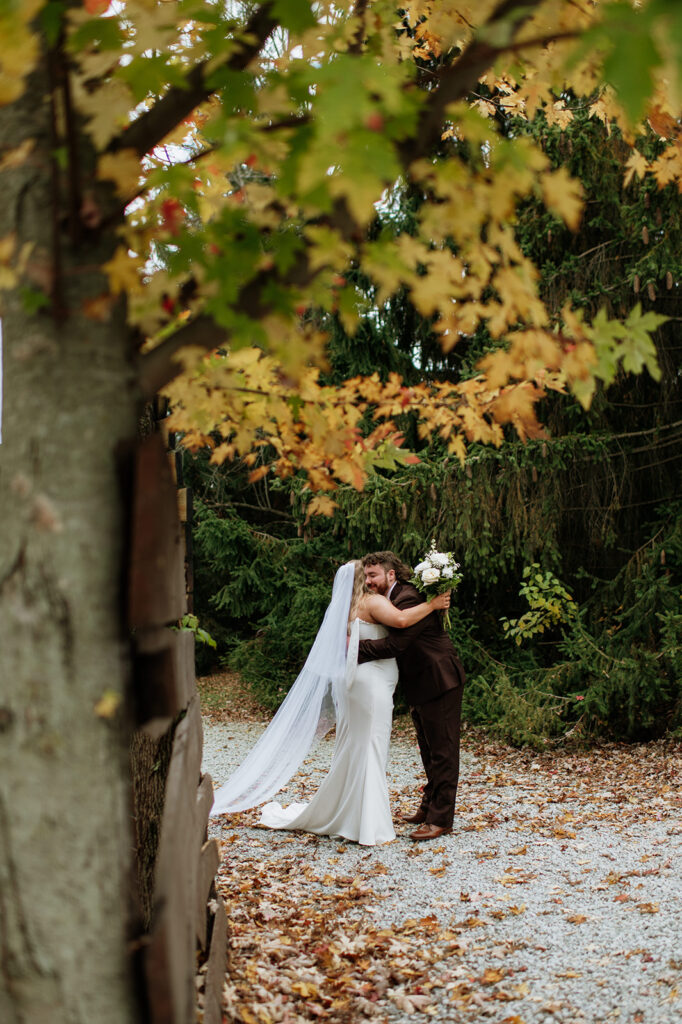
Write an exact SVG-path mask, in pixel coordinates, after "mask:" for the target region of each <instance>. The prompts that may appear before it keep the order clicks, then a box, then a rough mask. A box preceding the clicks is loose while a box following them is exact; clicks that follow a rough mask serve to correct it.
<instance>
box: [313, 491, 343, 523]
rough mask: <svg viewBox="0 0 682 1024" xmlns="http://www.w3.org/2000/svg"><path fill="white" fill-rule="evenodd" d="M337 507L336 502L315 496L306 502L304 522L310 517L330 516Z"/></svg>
mask: <svg viewBox="0 0 682 1024" xmlns="http://www.w3.org/2000/svg"><path fill="white" fill-rule="evenodd" d="M338 507H339V506H338V502H336V501H334V500H333V499H332V498H328V497H326V496H325V495H322V494H317V495H315V497H314V498H312V499H311V500H310V501H309V502H308V507H307V513H308V514H307V516H306V521H307V520H308V519H309V518H310V516H331V515H332V514H333V513H334V510H335V509H337V508H338Z"/></svg>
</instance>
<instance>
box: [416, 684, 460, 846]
mask: <svg viewBox="0 0 682 1024" xmlns="http://www.w3.org/2000/svg"><path fill="white" fill-rule="evenodd" d="M463 689H464V688H463V687H462V686H458V687H457V688H456V689H454V690H448V691H447V692H446V693H444V694H442V696H440V697H437V698H436V699H435V700H430V701H428V703H426V704H418V705H415V706H413V707H411V708H410V712H411V714H412V721H413V722H414V727H415V730H416V733H417V742H418V743H419V753H420V754H421V759H422V763H423V765H424V771H425V772H426V786H425V787H424V792H423V794H422V800H421V808H420V809H421V810H423V811H424V812H425V813H426V822H427V824H429V825H439V826H440V827H441V828H452V821H453V818H454V814H455V800H456V797H457V783H458V781H459V733H460V723H461V716H462V691H463Z"/></svg>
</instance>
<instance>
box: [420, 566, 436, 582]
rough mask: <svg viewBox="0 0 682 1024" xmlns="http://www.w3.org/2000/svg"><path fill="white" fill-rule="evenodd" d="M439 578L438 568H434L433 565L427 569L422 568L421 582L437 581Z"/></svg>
mask: <svg viewBox="0 0 682 1024" xmlns="http://www.w3.org/2000/svg"><path fill="white" fill-rule="evenodd" d="M439 579H440V569H436V567H435V565H434V566H431V567H430V568H428V569H424V571H423V573H422V583H426V584H427V586H428V584H429V583H437V582H438V580H439Z"/></svg>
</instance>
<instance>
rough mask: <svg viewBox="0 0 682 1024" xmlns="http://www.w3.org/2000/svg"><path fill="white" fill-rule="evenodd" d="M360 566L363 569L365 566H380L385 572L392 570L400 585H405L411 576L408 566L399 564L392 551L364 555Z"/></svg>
mask: <svg viewBox="0 0 682 1024" xmlns="http://www.w3.org/2000/svg"><path fill="white" fill-rule="evenodd" d="M362 565H363V568H364V567H365V566H367V565H381V566H382V567H383V569H384V571H385V572H388V571H389V569H393V572H394V573H395V578H396V579H397V580H400V582H401V583H407V582H408V580H409V579H410V577H411V576H412V570H411V569H410V567H409V565H405V563H404V562H401V561H400V559H399V558H398V556H397V555H394V554H393V552H392V551H372V553H371V554H369V555H365V557H364V558H363V560H362Z"/></svg>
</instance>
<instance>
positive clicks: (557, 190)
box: [541, 167, 583, 231]
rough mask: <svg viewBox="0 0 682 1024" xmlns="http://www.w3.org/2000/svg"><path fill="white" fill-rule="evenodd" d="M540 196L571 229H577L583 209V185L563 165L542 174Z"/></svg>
mask: <svg viewBox="0 0 682 1024" xmlns="http://www.w3.org/2000/svg"><path fill="white" fill-rule="evenodd" d="M541 184H542V198H543V199H544V202H545V205H546V206H547V208H548V209H549V210H551V211H552V213H555V214H557V216H558V217H561V219H562V220H563V221H565V223H566V224H567V226H568V227H569V228H570V229H571V231H577V230H578V226H579V224H580V217H581V215H582V211H583V187H582V185H581V184H580V182H579V181H577V180H576V179H575V178H572V177H571V175H570V174H569V172H568V171H567V170H566V168H565V167H559V168H558V169H557V170H556V171H550V172H549V173H548V174H544V175H543V176H542V179H541Z"/></svg>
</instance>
